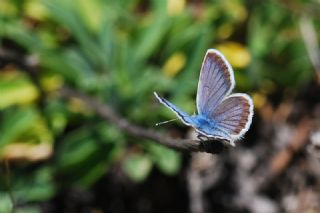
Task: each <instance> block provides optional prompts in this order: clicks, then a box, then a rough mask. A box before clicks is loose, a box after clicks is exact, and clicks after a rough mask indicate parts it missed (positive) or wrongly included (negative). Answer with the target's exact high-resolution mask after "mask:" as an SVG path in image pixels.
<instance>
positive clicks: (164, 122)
mask: <svg viewBox="0 0 320 213" xmlns="http://www.w3.org/2000/svg"><path fill="white" fill-rule="evenodd" d="M175 120H177V118H175V119H171V120H168V121H163V122H160V123H156V126H160V125H162V124H166V123H169V122H172V121H175Z"/></svg>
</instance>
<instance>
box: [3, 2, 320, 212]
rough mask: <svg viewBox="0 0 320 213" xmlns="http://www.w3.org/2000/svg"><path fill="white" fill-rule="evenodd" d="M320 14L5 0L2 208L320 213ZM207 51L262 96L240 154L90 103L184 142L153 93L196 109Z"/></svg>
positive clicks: (312, 7) (220, 5)
mask: <svg viewBox="0 0 320 213" xmlns="http://www.w3.org/2000/svg"><path fill="white" fill-rule="evenodd" d="M319 20H320V2H319V1H318V0H291V1H286V0H279V1H276V0H265V1H255V0H250V1H244V0H231V1H224V0H208V1H204V0H150V1H141V0H118V1H112V0H91V1H86V0H55V1H50V0H0V212H1V213H2V212H3V213H6V212H19V213H24V212H27V213H38V212H46V213H51V212H90V213H103V212H142V213H144V212H191V213H201V212H214V211H215V212H243V213H245V212H248V213H249V212H267V213H272V212H309V213H311V212H320V180H319V177H320V164H319V160H320V128H319V127H320V120H319V117H320V87H319V82H320V81H319V79H320V77H319V76H320V55H319V48H318V41H319V37H320V21H319ZM208 48H216V49H218V50H220V51H221V52H222V53H223V54H225V56H226V58H227V59H228V60H229V62H230V63H231V65H232V66H233V68H234V70H235V78H236V88H235V90H236V91H238V92H246V93H248V94H250V95H251V96H252V97H253V100H254V105H255V116H254V119H253V123H252V126H251V128H250V130H249V131H248V133H247V134H246V135H245V137H244V138H243V139H242V140H241V141H240V142H239V143H237V147H236V148H227V149H225V150H224V151H223V152H222V153H221V154H219V155H212V154H205V153H187V152H178V151H175V150H173V149H169V148H166V147H164V146H162V145H159V144H158V143H155V141H152V140H150V139H147V138H144V137H137V136H136V135H132V134H130V133H128V132H126V131H124V130H123V129H119V128H118V127H117V126H116V125H114V121H113V120H108V119H105V118H103V117H102V116H101V115H100V114H101V113H100V114H99V112H97V111H96V110H95V109H94V108H92V107H90V105H92V103H93V102H95V101H99V102H101V103H103V104H104V105H105V106H107V107H109V108H110V109H111V110H112V111H113V113H114V114H115V115H117V116H120V117H122V118H125V119H126V120H128V122H130V124H132V125H138V126H140V127H142V128H145V129H148V128H152V129H154V130H156V131H157V132H159V133H161V134H164V135H170V136H171V137H173V138H187V137H189V131H190V129H189V128H188V127H186V126H184V125H183V124H182V123H181V122H179V121H176V122H173V123H169V124H166V125H163V126H160V127H155V123H157V122H160V121H163V120H169V119H172V118H175V115H174V114H173V113H172V112H170V111H169V110H168V109H166V108H165V107H163V106H162V105H160V104H159V103H158V102H157V101H156V100H155V98H154V96H153V91H157V92H159V93H160V94H162V95H163V96H165V97H167V98H168V99H169V100H170V101H172V102H173V103H175V104H176V105H177V106H180V107H181V108H182V109H183V110H185V111H186V112H188V113H190V114H192V113H193V112H194V111H195V96H196V89H197V83H198V76H199V71H200V66H201V62H202V60H203V57H204V54H205V52H206V50H207V49H208ZM66 91H67V92H66ZM79 94H81V95H79ZM83 96H85V98H83ZM88 98H89V99H88Z"/></svg>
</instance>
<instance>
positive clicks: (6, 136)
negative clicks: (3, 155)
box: [0, 108, 37, 147]
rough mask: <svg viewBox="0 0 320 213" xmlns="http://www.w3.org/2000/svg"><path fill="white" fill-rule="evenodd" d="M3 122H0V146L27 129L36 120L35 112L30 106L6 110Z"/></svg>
mask: <svg viewBox="0 0 320 213" xmlns="http://www.w3.org/2000/svg"><path fill="white" fill-rule="evenodd" d="M4 114H5V116H4V119H3V122H1V123H0V132H1V134H0V147H2V146H4V145H6V144H7V143H9V142H11V141H13V140H14V139H15V138H17V137H18V136H19V135H20V134H21V133H22V132H24V131H25V130H27V129H28V128H29V127H30V125H31V124H32V123H33V122H34V121H35V120H36V118H37V113H36V111H35V110H34V109H32V108H26V109H19V110H13V109H10V110H6V111H5V113H4Z"/></svg>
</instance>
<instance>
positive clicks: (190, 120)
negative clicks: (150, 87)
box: [154, 92, 194, 126]
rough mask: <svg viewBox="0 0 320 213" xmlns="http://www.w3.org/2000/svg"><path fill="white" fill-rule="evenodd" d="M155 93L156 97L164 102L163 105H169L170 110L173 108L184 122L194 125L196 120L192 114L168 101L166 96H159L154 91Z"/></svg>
mask: <svg viewBox="0 0 320 213" xmlns="http://www.w3.org/2000/svg"><path fill="white" fill-rule="evenodd" d="M154 95H155V96H156V98H157V99H158V100H159V102H160V103H162V104H163V105H165V106H166V107H168V108H169V109H170V110H172V111H173V112H174V113H175V114H176V115H177V116H178V118H180V119H181V120H182V121H183V123H185V124H186V125H188V126H192V125H193V122H194V121H193V118H192V117H191V116H190V115H188V114H187V113H185V112H184V111H182V110H181V109H179V108H178V107H177V106H175V105H174V104H172V103H171V102H169V101H167V100H166V99H165V98H163V97H161V96H159V95H158V94H157V93H156V92H154Z"/></svg>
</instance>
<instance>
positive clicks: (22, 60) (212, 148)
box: [0, 49, 223, 154]
mask: <svg viewBox="0 0 320 213" xmlns="http://www.w3.org/2000/svg"><path fill="white" fill-rule="evenodd" d="M6 65H14V66H16V67H18V68H19V69H21V71H23V72H26V73H27V74H28V75H29V77H30V79H31V80H32V82H33V83H34V84H35V86H36V87H37V88H38V90H39V93H40V97H39V103H38V104H39V107H40V108H43V107H44V105H45V101H44V100H45V96H46V94H45V92H44V91H43V89H42V87H41V84H40V81H39V78H38V73H39V72H38V70H37V67H36V64H35V63H30V60H27V58H26V57H25V56H22V55H19V54H18V53H16V52H12V51H8V50H5V49H0V68H1V67H5V66H6ZM59 92H60V94H61V95H62V96H63V97H65V98H78V99H80V100H81V101H83V102H84V103H85V104H86V105H87V106H88V107H89V108H91V109H92V110H93V111H94V112H95V113H96V114H98V115H99V116H101V117H102V118H103V119H105V120H106V121H107V122H110V123H112V124H114V125H115V126H117V127H118V128H119V129H121V130H122V131H123V132H125V133H127V134H129V135H132V136H135V137H139V138H146V139H150V140H153V141H154V142H156V143H158V144H162V145H164V146H167V147H169V148H173V149H176V150H180V151H201V152H209V153H216V154H217V153H220V152H221V151H222V150H223V145H221V144H222V143H221V142H219V141H217V142H211V141H210V142H208V141H206V142H203V141H199V140H191V139H173V138H170V137H168V136H166V135H163V134H160V133H158V132H156V131H155V130H153V129H148V128H144V127H141V126H138V125H135V124H132V123H130V122H129V121H128V120H126V119H125V118H122V117H120V116H119V115H117V114H116V113H115V112H114V111H113V110H112V109H111V108H110V107H109V106H107V105H105V104H103V103H101V102H99V101H98V100H96V99H94V98H92V97H90V96H88V95H86V94H84V93H82V92H80V91H76V90H75V89H71V88H69V87H62V88H61V89H60V90H59Z"/></svg>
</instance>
